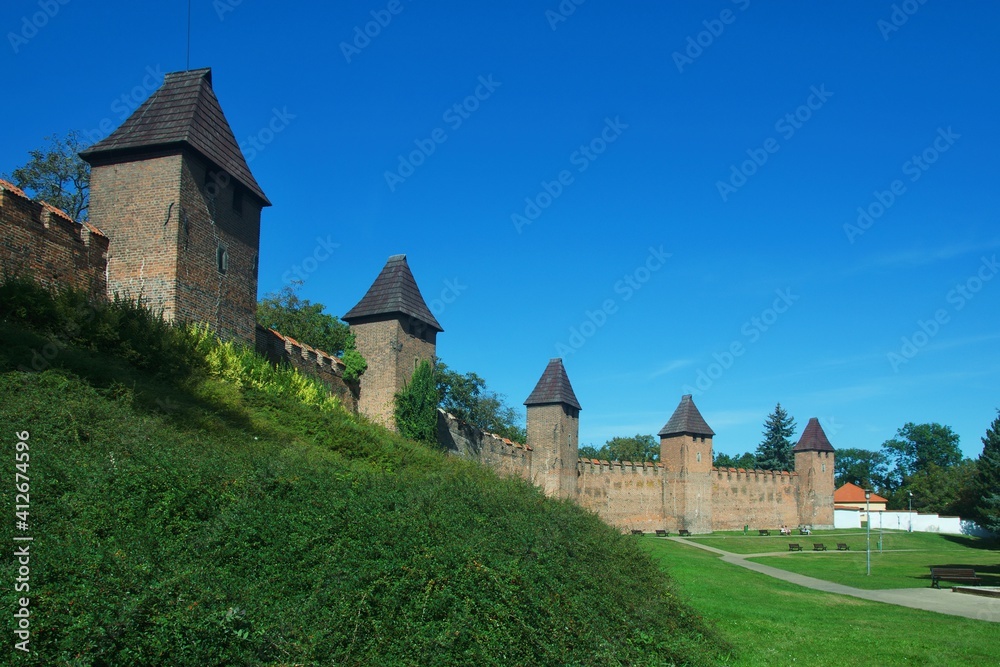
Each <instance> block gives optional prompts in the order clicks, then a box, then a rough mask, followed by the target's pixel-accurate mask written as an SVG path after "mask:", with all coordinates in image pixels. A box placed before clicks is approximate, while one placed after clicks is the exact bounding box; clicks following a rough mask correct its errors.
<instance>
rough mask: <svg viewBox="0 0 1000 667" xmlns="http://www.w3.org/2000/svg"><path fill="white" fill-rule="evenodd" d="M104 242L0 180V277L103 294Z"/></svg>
mask: <svg viewBox="0 0 1000 667" xmlns="http://www.w3.org/2000/svg"><path fill="white" fill-rule="evenodd" d="M107 267H108V238H107V237H106V236H105V235H104V234H103V233H101V232H100V231H99V230H98V229H97V228H96V227H94V226H93V225H90V224H88V223H82V224H81V223H79V222H75V221H74V220H73V219H72V218H70V217H69V216H68V215H66V213H64V212H63V211H60V210H59V209H57V208H55V207H54V206H50V205H49V204H46V203H45V202H39V201H34V200H32V199H30V198H29V197H28V196H27V195H25V194H24V192H23V191H22V190H21V189H20V188H17V187H16V186H14V185H12V184H10V183H7V182H6V181H0V275H3V276H26V277H31V278H32V279H33V280H35V281H37V282H38V283H40V284H42V285H44V286H46V287H49V288H61V287H72V288H74V289H80V290H85V291H87V292H88V293H89V294H90V296H91V298H94V299H104V298H106V294H107Z"/></svg>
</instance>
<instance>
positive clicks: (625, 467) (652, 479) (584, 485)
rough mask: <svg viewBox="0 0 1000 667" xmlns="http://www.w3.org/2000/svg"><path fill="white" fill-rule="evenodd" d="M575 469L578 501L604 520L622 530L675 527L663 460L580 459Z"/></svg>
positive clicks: (673, 529) (675, 528) (669, 528)
mask: <svg viewBox="0 0 1000 667" xmlns="http://www.w3.org/2000/svg"><path fill="white" fill-rule="evenodd" d="M577 472H578V474H579V477H578V478H577V486H576V488H577V493H576V502H577V504H578V505H580V506H581V507H583V508H585V509H588V510H590V511H592V512H596V513H597V514H598V516H600V517H601V518H602V519H603V520H604V521H605V522H607V523H609V524H611V525H612V526H615V527H616V528H619V529H621V530H623V531H626V530H642V531H644V532H650V533H651V532H653V531H654V530H657V529H663V528H666V529H667V530H672V531H676V530H677V523H676V517H674V516H670V515H669V513H668V512H667V506H668V494H669V493H670V489H669V487H668V485H667V483H666V475H665V471H664V468H663V465H662V464H660V463H629V462H627V461H596V462H595V461H594V460H591V459H580V461H579V463H578V464H577Z"/></svg>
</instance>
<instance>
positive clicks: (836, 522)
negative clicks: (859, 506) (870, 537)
mask: <svg viewBox="0 0 1000 667" xmlns="http://www.w3.org/2000/svg"><path fill="white" fill-rule="evenodd" d="M833 527H834V528H860V527H861V512H860V511H858V510H839V509H835V510H833Z"/></svg>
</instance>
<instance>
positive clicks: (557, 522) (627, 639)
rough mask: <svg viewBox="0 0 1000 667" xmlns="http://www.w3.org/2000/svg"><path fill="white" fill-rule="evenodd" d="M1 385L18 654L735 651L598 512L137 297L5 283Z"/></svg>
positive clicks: (531, 656)
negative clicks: (473, 459) (20, 602)
mask: <svg viewBox="0 0 1000 667" xmlns="http://www.w3.org/2000/svg"><path fill="white" fill-rule="evenodd" d="M0 397H2V399H0V442H2V448H0V451H2V452H3V455H2V457H0V466H2V468H0V469H3V470H4V475H3V479H5V480H8V481H7V482H5V483H4V484H3V485H2V488H0V496H2V508H3V510H4V512H6V513H7V516H6V518H5V519H4V520H3V521H0V540H2V542H3V544H5V545H11V544H14V542H13V536H14V534H15V530H14V517H13V514H14V504H15V501H14V488H13V484H11V483H10V481H9V480H11V478H12V477H13V472H14V465H15V460H14V446H15V443H16V435H15V434H16V433H18V432H22V431H28V432H29V433H30V438H29V440H28V442H29V445H30V471H29V476H30V505H31V508H30V512H31V513H30V522H29V529H28V530H27V531H16V534H18V535H30V536H32V537H33V538H34V541H33V542H32V543H31V563H30V567H31V574H30V577H31V579H30V585H31V589H30V596H31V604H30V609H31V610H32V616H31V631H32V635H31V643H30V648H31V650H32V653H30V654H28V655H23V654H21V653H20V652H18V651H13V650H10V649H9V648H5V649H4V650H5V652H7V651H10V654H11V655H12V656H13V659H14V661H15V664H23V665H57V664H66V665H172V666H175V665H221V664H227V665H258V664H259V665H331V664H338V665H340V664H343V665H472V664H474V665H556V664H558V665H668V664H691V665H700V664H714V663H715V662H717V661H718V660H724V659H726V655H727V648H726V646H725V643H724V642H722V641H720V640H719V639H718V637H717V636H716V635H715V633H714V631H712V630H711V629H709V628H708V627H707V626H706V624H705V623H704V622H703V621H702V619H701V618H700V617H699V616H698V615H697V614H696V613H694V612H693V611H691V609H690V608H689V607H688V606H686V604H684V603H683V602H682V601H681V600H679V599H678V597H677V595H676V593H675V592H674V590H673V589H672V587H671V585H670V584H669V583H668V582H667V581H666V580H665V578H664V576H663V574H662V573H661V572H660V571H659V570H658V568H657V567H656V566H655V565H654V564H653V563H652V561H651V560H650V558H649V556H648V555H646V554H645V553H644V552H642V551H641V550H640V549H638V548H637V545H636V544H635V543H634V541H632V540H630V539H628V538H626V537H624V536H621V535H619V534H617V533H616V532H615V531H614V530H612V529H611V528H609V527H607V526H606V525H604V524H603V523H602V522H601V521H599V520H598V519H597V518H596V516H594V515H591V514H588V513H585V512H583V511H581V510H580V509H579V508H577V507H575V506H574V505H572V504H571V503H568V502H558V501H554V500H551V499H548V498H545V497H543V496H542V494H541V493H540V492H539V491H538V490H537V489H535V488H534V487H532V486H530V485H528V484H526V483H524V482H522V481H519V480H513V479H502V478H499V477H497V476H496V475H494V474H493V473H492V472H491V471H489V470H486V469H484V468H481V467H479V466H477V465H475V464H473V463H470V462H466V461H463V460H458V459H455V458H449V457H447V456H446V455H444V454H443V453H440V452H437V451H433V450H430V449H427V448H424V447H421V446H419V445H417V444H414V443H412V442H409V441H406V440H403V439H401V438H399V437H398V436H395V435H393V434H391V433H388V432H387V431H385V430H384V429H382V428H380V427H377V426H374V425H372V424H369V423H367V422H365V421H364V420H361V419H358V418H356V417H354V416H353V415H350V414H348V413H347V412H345V411H344V410H343V409H341V408H340V407H339V406H338V405H336V403H335V401H333V400H331V399H329V398H328V397H326V395H325V394H324V393H323V392H322V390H321V387H318V386H317V385H316V384H315V383H313V382H311V381H309V380H306V379H303V378H302V377H301V376H297V375H295V374H294V373H293V372H291V371H288V370H284V371H274V370H272V369H270V367H268V366H267V365H266V363H264V362H263V361H262V360H260V359H259V358H256V357H255V356H254V355H253V354H252V353H248V352H246V351H241V350H239V349H237V348H234V347H233V346H231V345H224V344H221V343H219V341H218V340H216V339H215V338H214V337H213V336H211V335H209V334H207V332H204V331H195V330H182V329H178V328H173V327H170V326H167V325H164V324H163V323H162V322H159V321H158V320H157V319H156V318H153V317H151V316H150V315H149V314H148V313H147V312H145V311H143V310H142V309H139V308H136V307H135V306H132V305H129V304H126V303H117V304H113V305H110V306H91V305H89V304H86V302H85V301H83V299H82V297H80V296H79V295H75V294H72V293H65V294H61V295H59V296H57V297H52V296H50V295H48V294H47V293H45V292H42V291H41V290H39V289H37V288H35V287H34V286H33V285H31V284H30V283H24V282H8V283H6V284H4V285H0ZM2 552H3V554H4V555H3V556H2V557H0V571H2V576H3V582H4V583H3V585H4V586H5V587H8V586H11V585H12V582H13V581H14V579H15V577H16V576H17V568H18V564H17V562H16V560H15V559H14V558H13V557H12V555H11V554H12V549H10V548H8V547H6V546H5V547H4V549H3V551H2ZM7 590H8V591H10V588H7ZM21 595H23V594H21ZM6 600H7V608H8V609H9V610H10V613H7V614H5V618H6V620H5V621H4V623H5V624H7V628H6V629H7V637H8V638H10V637H12V634H11V633H12V631H13V629H14V621H13V619H12V614H13V612H14V610H15V606H14V598H13V595H12V594H10V593H9V594H8V596H7V598H6ZM8 641H9V640H8ZM8 647H9V644H8Z"/></svg>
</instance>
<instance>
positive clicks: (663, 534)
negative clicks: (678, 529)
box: [656, 528, 670, 537]
mask: <svg viewBox="0 0 1000 667" xmlns="http://www.w3.org/2000/svg"><path fill="white" fill-rule="evenodd" d="M669 534H670V532H669V531H666V530H663V529H662V528H657V529H656V536H657V537H666V536H667V535H669Z"/></svg>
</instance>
